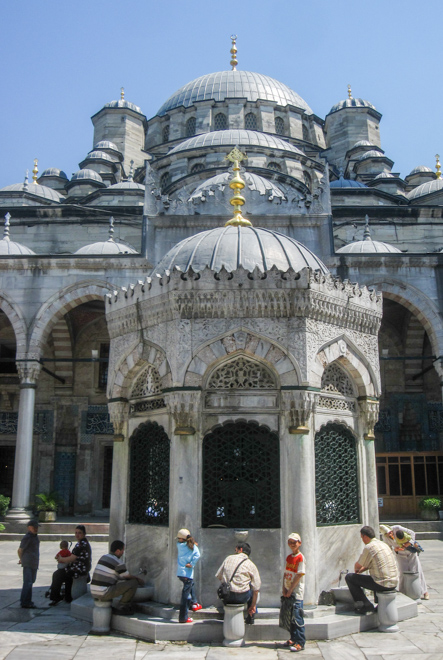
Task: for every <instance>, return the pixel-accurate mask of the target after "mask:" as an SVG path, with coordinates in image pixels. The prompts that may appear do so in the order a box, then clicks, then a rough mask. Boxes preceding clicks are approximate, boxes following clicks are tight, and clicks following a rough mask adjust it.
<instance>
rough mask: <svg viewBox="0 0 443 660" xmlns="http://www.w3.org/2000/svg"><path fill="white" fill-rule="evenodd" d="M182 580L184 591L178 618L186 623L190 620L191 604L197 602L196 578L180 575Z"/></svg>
mask: <svg viewBox="0 0 443 660" xmlns="http://www.w3.org/2000/svg"><path fill="white" fill-rule="evenodd" d="M178 579H179V580H180V582H183V591H182V597H181V601H180V612H179V614H178V620H179V621H180V623H186V621H187V620H188V612H189V606H190V605H193V604H194V603H196V602H197V600H196V598H195V591H194V580H193V579H192V578H186V577H180V576H179V577H178Z"/></svg>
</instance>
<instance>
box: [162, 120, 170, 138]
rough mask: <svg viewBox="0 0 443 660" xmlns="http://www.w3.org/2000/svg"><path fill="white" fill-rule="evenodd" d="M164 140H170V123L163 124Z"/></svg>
mask: <svg viewBox="0 0 443 660" xmlns="http://www.w3.org/2000/svg"><path fill="white" fill-rule="evenodd" d="M163 142H169V124H166V126H163Z"/></svg>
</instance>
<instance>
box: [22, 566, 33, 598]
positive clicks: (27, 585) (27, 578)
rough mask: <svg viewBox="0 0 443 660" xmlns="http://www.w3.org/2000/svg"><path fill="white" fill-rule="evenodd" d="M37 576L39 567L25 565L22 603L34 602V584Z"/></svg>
mask: <svg viewBox="0 0 443 660" xmlns="http://www.w3.org/2000/svg"><path fill="white" fill-rule="evenodd" d="M36 577H37V569H36V568H31V567H30V566H23V587H22V593H21V596H20V605H21V606H22V607H23V606H25V607H26V606H27V605H31V604H32V585H33V584H34V582H35V579H36Z"/></svg>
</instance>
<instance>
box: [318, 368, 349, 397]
mask: <svg viewBox="0 0 443 660" xmlns="http://www.w3.org/2000/svg"><path fill="white" fill-rule="evenodd" d="M321 389H322V390H323V392H333V393H334V394H341V395H342V396H355V392H354V387H353V384H352V380H351V378H350V377H349V376H348V374H347V373H346V371H345V370H344V369H342V368H341V367H339V365H338V364H337V363H336V362H332V363H331V364H328V366H327V367H326V369H325V370H324V372H323V376H322V379H321Z"/></svg>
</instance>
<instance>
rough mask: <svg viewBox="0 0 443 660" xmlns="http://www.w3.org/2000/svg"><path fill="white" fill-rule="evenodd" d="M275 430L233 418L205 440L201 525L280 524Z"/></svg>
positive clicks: (277, 450) (278, 460)
mask: <svg viewBox="0 0 443 660" xmlns="http://www.w3.org/2000/svg"><path fill="white" fill-rule="evenodd" d="M279 454H280V452H279V439H278V436H277V434H276V433H273V432H271V431H270V430H269V429H267V428H265V427H263V426H259V425H258V424H257V423H254V422H232V423H229V424H225V425H223V426H221V427H219V428H216V429H215V430H214V431H212V433H209V434H208V435H207V436H206V437H205V438H204V440H203V520H202V526H203V527H210V526H218V527H249V528H257V527H262V528H263V527H264V528H273V527H280V456H279Z"/></svg>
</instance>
